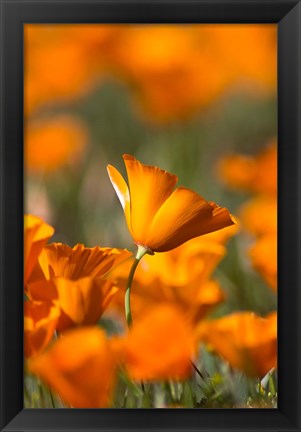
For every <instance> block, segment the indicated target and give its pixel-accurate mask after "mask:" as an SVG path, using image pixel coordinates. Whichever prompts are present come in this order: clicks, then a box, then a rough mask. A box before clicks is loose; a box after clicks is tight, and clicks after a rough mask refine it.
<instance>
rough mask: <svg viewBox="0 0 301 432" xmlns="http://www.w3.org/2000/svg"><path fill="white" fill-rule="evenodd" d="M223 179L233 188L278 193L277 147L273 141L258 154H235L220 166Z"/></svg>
mask: <svg viewBox="0 0 301 432" xmlns="http://www.w3.org/2000/svg"><path fill="white" fill-rule="evenodd" d="M218 170H219V174H220V177H221V179H222V180H223V181H224V182H225V183H226V184H227V185H228V186H229V187H231V188H234V189H241V190H244V191H248V192H257V193H260V194H264V193H266V194H272V195H273V196H275V194H276V193H277V147H276V142H275V140H274V141H272V142H271V143H270V144H269V145H268V146H267V147H266V148H265V149H264V150H263V151H262V152H261V153H259V155H258V156H255V157H251V156H241V155H234V156H228V157H225V158H223V159H222V160H221V161H220V163H219V166H218Z"/></svg>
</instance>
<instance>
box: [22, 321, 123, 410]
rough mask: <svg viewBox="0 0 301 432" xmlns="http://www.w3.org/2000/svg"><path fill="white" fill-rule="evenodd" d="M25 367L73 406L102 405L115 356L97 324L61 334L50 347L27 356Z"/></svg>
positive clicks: (112, 376) (108, 391) (107, 400)
mask: <svg viewBox="0 0 301 432" xmlns="http://www.w3.org/2000/svg"><path fill="white" fill-rule="evenodd" d="M28 369H29V371H30V372H32V373H34V374H36V375H38V376H39V377H41V378H42V379H43V381H45V382H46V383H47V384H49V385H50V386H51V387H52V388H53V389H54V390H56V391H57V392H58V394H59V395H60V396H61V397H62V399H63V400H64V402H65V403H67V404H68V405H70V406H72V407H74V408H105V407H107V406H109V404H110V402H111V396H112V391H113V388H114V381H115V373H116V361H115V355H114V353H113V351H112V349H111V347H110V343H109V341H108V340H107V339H106V336H105V333H104V332H103V331H102V330H100V329H99V328H97V327H85V328H80V329H76V330H70V331H69V332H67V333H65V334H64V335H63V336H61V337H60V338H59V339H58V340H57V341H56V342H55V343H54V344H53V346H52V347H50V349H48V350H47V351H45V352H43V353H41V354H40V355H38V356H36V357H34V358H32V359H30V360H29V362H28Z"/></svg>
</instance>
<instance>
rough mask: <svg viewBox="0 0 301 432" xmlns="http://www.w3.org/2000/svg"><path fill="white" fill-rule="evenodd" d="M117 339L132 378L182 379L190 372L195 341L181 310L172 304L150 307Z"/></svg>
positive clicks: (118, 349)
mask: <svg viewBox="0 0 301 432" xmlns="http://www.w3.org/2000/svg"><path fill="white" fill-rule="evenodd" d="M116 342H117V343H116V344H115V349H116V347H117V352H118V353H119V356H120V358H121V359H122V360H123V361H124V364H125V366H126V369H127V371H128V373H129V376H130V377H131V378H132V379H134V380H141V379H142V380H161V379H184V378H187V377H188V376H189V375H190V374H191V359H192V358H193V356H194V350H195V340H194V337H193V334H192V332H191V329H190V326H189V324H188V322H187V321H186V319H185V317H184V316H183V314H182V312H181V311H180V310H179V309H177V308H175V307H173V306H170V305H167V304H165V305H160V306H157V307H155V308H154V309H151V310H150V311H149V312H148V313H146V314H145V315H144V317H141V318H140V319H139V320H138V319H137V321H136V322H135V325H134V326H133V327H132V328H131V329H130V331H129V333H128V335H126V336H125V337H124V338H121V339H120V340H119V341H118V340H117V341H116Z"/></svg>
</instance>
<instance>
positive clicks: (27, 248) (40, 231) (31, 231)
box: [24, 215, 54, 284]
mask: <svg viewBox="0 0 301 432" xmlns="http://www.w3.org/2000/svg"><path fill="white" fill-rule="evenodd" d="M53 233H54V228H52V226H50V225H48V224H47V223H46V222H44V221H43V220H42V219H40V218H39V217H37V216H33V215H25V216H24V284H26V283H27V281H28V279H29V277H30V275H31V272H32V270H33V268H34V266H35V265H36V263H37V261H38V256H39V254H40V252H41V250H42V249H43V247H44V246H45V245H46V243H47V241H48V240H49V239H50V237H51V236H52V235H53Z"/></svg>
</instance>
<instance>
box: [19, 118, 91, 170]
mask: <svg viewBox="0 0 301 432" xmlns="http://www.w3.org/2000/svg"><path fill="white" fill-rule="evenodd" d="M24 139H25V164H26V168H27V169H28V170H29V171H33V172H42V173H44V172H46V173H50V172H53V171H55V170H57V169H59V168H61V167H62V166H64V165H67V164H70V163H76V162H78V161H79V159H80V157H81V156H82V153H83V150H84V148H85V146H86V144H87V140H88V137H87V130H86V128H85V127H84V125H83V123H82V122H79V120H78V119H76V118H73V117H71V116H67V115H60V116H56V117H51V118H43V119H42V120H35V121H30V122H27V124H26V128H25V138H24Z"/></svg>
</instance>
